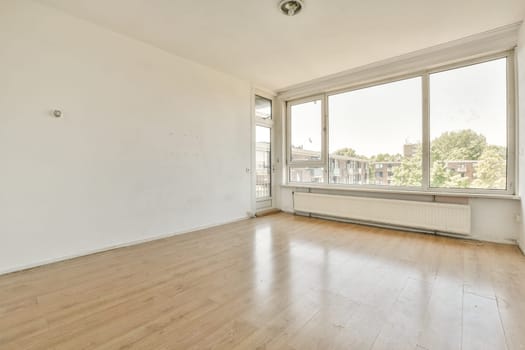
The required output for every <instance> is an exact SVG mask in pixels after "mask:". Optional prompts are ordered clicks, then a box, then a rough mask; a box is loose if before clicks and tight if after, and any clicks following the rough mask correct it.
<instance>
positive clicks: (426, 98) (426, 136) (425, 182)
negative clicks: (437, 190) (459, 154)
mask: <svg viewBox="0 0 525 350" xmlns="http://www.w3.org/2000/svg"><path fill="white" fill-rule="evenodd" d="M421 88H422V90H423V91H422V92H423V99H422V101H423V106H422V108H423V123H422V127H423V130H422V131H423V133H422V135H423V139H422V140H421V141H422V142H421V147H422V163H423V164H421V166H422V173H423V178H422V186H423V189H425V190H429V189H430V94H429V91H430V86H429V77H428V73H425V74H423V76H422V84H421Z"/></svg>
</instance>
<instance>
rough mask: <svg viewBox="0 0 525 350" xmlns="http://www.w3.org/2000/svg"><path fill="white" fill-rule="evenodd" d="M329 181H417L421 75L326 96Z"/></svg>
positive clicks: (397, 183) (411, 183)
mask: <svg viewBox="0 0 525 350" xmlns="http://www.w3.org/2000/svg"><path fill="white" fill-rule="evenodd" d="M328 108H329V111H330V114H329V122H328V124H329V126H330V132H329V150H328V152H329V161H328V164H329V180H330V183H335V184H351V185H384V186H421V179H422V173H421V167H417V166H415V167H414V166H411V165H412V164H414V162H417V161H418V160H419V162H421V147H419V145H420V144H421V139H422V138H421V134H422V129H421V121H422V118H421V115H422V108H421V78H420V77H417V78H412V79H407V80H401V81H396V82H393V83H389V84H383V85H377V86H373V87H369V88H365V89H360V90H354V91H349V92H345V93H340V94H336V95H330V96H328Z"/></svg>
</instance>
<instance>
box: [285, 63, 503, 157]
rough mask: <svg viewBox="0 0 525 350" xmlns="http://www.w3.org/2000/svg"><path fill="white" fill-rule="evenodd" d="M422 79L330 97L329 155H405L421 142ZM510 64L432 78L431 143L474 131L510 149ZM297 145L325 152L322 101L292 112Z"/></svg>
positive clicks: (297, 107) (463, 69)
mask: <svg viewBox="0 0 525 350" xmlns="http://www.w3.org/2000/svg"><path fill="white" fill-rule="evenodd" d="M421 84H422V83H421V78H420V77H417V78H412V79H407V80H401V81H397V82H393V83H388V84H383V85H379V86H374V87H370V88H364V89H360V90H354V91H350V92H346V93H340V94H337V95H332V96H329V100H328V111H329V123H330V125H329V135H328V137H329V152H330V153H331V152H334V151H336V150H338V149H341V148H345V147H349V148H353V149H355V150H356V151H357V153H358V154H360V155H365V156H368V157H370V156H372V155H375V154H378V153H391V154H395V153H401V154H402V153H403V145H404V144H405V143H415V142H421V138H422V136H421V135H422V93H421ZM506 90H507V88H506V59H505V58H503V59H498V60H493V61H489V62H485V63H482V64H478V65H472V66H468V67H463V68H459V69H453V70H448V71H444V72H439V73H434V74H431V75H430V137H431V140H432V139H434V138H436V137H438V136H440V135H441V134H442V133H443V132H446V131H455V130H463V129H472V130H474V131H476V132H477V133H481V134H482V135H484V136H485V137H486V138H487V142H488V143H489V144H494V145H500V146H506V134H507V126H506V118H507V110H506V105H507V102H506V93H507V91H506ZM291 118H292V140H291V141H292V144H293V145H303V148H304V149H308V150H320V148H321V131H320V130H321V101H320V100H319V101H315V102H308V103H304V104H300V105H294V106H292V115H291Z"/></svg>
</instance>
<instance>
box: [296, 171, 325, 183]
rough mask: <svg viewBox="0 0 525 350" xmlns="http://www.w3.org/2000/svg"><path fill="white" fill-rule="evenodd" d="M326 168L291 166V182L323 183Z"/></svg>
mask: <svg viewBox="0 0 525 350" xmlns="http://www.w3.org/2000/svg"><path fill="white" fill-rule="evenodd" d="M323 172H324V168H290V177H289V179H290V180H289V181H290V182H301V183H323V182H324V180H323Z"/></svg>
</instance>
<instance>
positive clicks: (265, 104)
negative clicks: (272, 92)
mask: <svg viewBox="0 0 525 350" xmlns="http://www.w3.org/2000/svg"><path fill="white" fill-rule="evenodd" d="M255 116H256V117H257V118H261V119H272V101H271V100H269V99H267V98H264V97H261V96H257V95H255Z"/></svg>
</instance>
